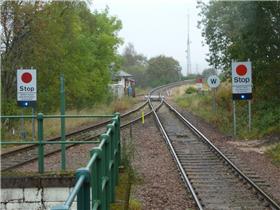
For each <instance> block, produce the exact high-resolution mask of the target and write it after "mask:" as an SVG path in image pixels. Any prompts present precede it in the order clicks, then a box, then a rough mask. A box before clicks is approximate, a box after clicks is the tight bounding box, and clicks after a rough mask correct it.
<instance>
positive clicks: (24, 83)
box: [17, 69, 37, 102]
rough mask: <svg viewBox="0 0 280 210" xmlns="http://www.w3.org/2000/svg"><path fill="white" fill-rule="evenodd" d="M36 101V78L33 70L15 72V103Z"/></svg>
mask: <svg viewBox="0 0 280 210" xmlns="http://www.w3.org/2000/svg"><path fill="white" fill-rule="evenodd" d="M36 100H37V78H36V70H35V69H19V70H17V101H18V102H35V101H36Z"/></svg>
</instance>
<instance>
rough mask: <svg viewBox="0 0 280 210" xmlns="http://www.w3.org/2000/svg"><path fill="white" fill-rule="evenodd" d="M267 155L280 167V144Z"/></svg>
mask: <svg viewBox="0 0 280 210" xmlns="http://www.w3.org/2000/svg"><path fill="white" fill-rule="evenodd" d="M266 154H267V155H268V156H269V157H271V159H272V162H273V163H274V164H275V165H277V166H278V167H280V144H277V145H275V146H274V147H272V148H270V149H268V150H267V151H266Z"/></svg>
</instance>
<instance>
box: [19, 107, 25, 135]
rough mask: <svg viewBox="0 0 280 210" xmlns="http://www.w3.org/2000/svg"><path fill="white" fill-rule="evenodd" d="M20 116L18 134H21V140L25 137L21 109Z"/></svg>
mask: <svg viewBox="0 0 280 210" xmlns="http://www.w3.org/2000/svg"><path fill="white" fill-rule="evenodd" d="M21 116H22V118H21V120H20V122H21V123H20V127H21V128H20V136H21V139H22V140H24V139H25V138H24V118H23V110H22V111H21Z"/></svg>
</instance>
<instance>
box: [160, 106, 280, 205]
mask: <svg viewBox="0 0 280 210" xmlns="http://www.w3.org/2000/svg"><path fill="white" fill-rule="evenodd" d="M163 103H164V104H166V105H167V107H168V108H169V109H170V110H171V111H173V112H174V113H175V114H176V115H177V116H179V118H180V119H181V120H182V121H183V122H184V123H185V124H186V125H187V126H188V127H189V128H190V129H191V130H192V131H193V132H194V133H195V134H196V135H197V136H199V137H200V139H201V140H202V141H203V142H204V143H206V144H207V145H208V146H210V147H211V148H212V149H214V151H215V153H216V154H218V155H219V156H220V157H222V158H223V160H224V161H225V162H226V163H227V164H228V165H229V166H231V167H232V168H233V169H234V170H235V171H236V172H237V173H238V174H239V176H241V177H242V178H243V179H245V180H246V181H247V183H249V184H250V185H251V186H252V187H253V188H254V189H255V190H256V191H257V192H258V193H260V194H261V195H262V196H263V197H264V198H265V199H266V200H267V201H268V202H269V204H270V205H271V206H272V208H274V209H278V210H280V206H279V205H278V204H277V203H276V202H275V201H274V200H273V199H272V198H271V197H270V196H269V195H268V194H266V193H265V192H264V191H263V190H262V189H261V188H260V187H259V186H258V185H256V184H255V183H254V182H253V181H252V180H251V179H250V178H249V177H248V176H246V175H245V174H244V173H243V172H242V171H241V170H240V169H239V168H238V167H237V166H236V165H235V164H234V163H233V162H232V161H231V160H230V159H228V158H227V157H226V156H225V155H224V154H223V153H222V152H221V151H220V150H219V149H218V148H217V147H216V146H215V145H214V144H213V143H212V142H211V141H210V140H209V139H208V138H207V137H206V136H205V135H203V134H202V133H201V132H200V131H199V130H198V129H197V128H196V127H195V126H194V125H192V124H191V123H190V122H189V121H188V120H187V119H186V118H184V117H183V116H182V115H181V114H180V113H179V112H178V111H177V110H176V109H175V108H174V107H173V106H171V105H170V104H169V103H167V102H166V101H163Z"/></svg>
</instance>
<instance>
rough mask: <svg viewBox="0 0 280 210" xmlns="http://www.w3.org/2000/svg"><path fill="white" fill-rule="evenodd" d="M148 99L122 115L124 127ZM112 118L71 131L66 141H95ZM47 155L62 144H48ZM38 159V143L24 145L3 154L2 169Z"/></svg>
mask: <svg viewBox="0 0 280 210" xmlns="http://www.w3.org/2000/svg"><path fill="white" fill-rule="evenodd" d="M147 103H148V102H147V101H146V102H144V103H143V104H141V105H140V106H138V107H137V108H135V109H133V110H131V111H129V112H127V113H125V114H122V115H121V119H122V120H121V121H122V127H125V126H127V125H129V124H130V123H134V120H131V119H134V118H136V119H137V120H139V119H140V117H136V116H138V115H139V111H141V110H146V109H147ZM109 122H110V120H106V121H103V122H100V123H98V124H95V125H92V126H89V127H86V128H83V129H80V130H77V131H74V132H71V133H69V134H67V135H66V141H71V140H75V141H78V140H79V141H93V140H97V139H98V137H99V135H100V134H101V133H103V132H104V131H105V129H106V125H107V124H108V123H109ZM59 140H60V137H56V138H53V139H49V140H48V141H50V142H53V141H59ZM73 146H75V145H74V144H67V145H66V147H67V149H68V148H70V147H73ZM44 150H45V156H50V155H52V154H55V153H58V152H60V151H61V145H60V144H46V145H45V146H44ZM37 159H38V146H37V145H28V146H24V147H19V148H15V149H13V150H11V151H9V152H6V153H3V154H1V171H7V170H11V169H15V168H17V167H19V166H22V165H24V164H26V163H30V162H32V161H36V160H37Z"/></svg>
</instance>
